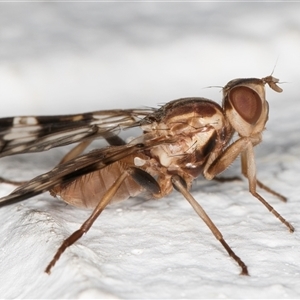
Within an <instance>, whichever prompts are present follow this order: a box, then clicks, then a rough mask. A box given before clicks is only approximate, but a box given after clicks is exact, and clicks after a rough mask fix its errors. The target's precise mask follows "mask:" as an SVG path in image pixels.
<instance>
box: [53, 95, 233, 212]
mask: <svg viewBox="0 0 300 300" xmlns="http://www.w3.org/2000/svg"><path fill="white" fill-rule="evenodd" d="M140 126H141V128H142V129H143V132H144V134H143V135H142V136H141V137H140V138H137V139H135V140H133V141H132V142H133V143H136V142H137V140H139V141H141V142H142V143H145V142H147V143H151V142H154V141H158V140H159V139H160V138H161V137H163V138H164V139H165V137H168V138H169V139H171V140H174V142H171V143H166V144H161V145H158V146H154V147H152V148H151V149H149V150H145V151H143V152H142V153H138V154H135V155H131V156H128V157H126V158H124V159H122V160H119V161H117V162H114V163H112V164H110V165H108V166H107V167H105V168H103V169H100V170H97V171H95V172H92V173H89V174H87V175H84V176H81V177H79V178H77V179H75V180H74V181H72V182H70V183H67V184H64V183H62V184H61V185H58V186H55V188H53V189H52V190H51V194H52V195H53V196H59V197H61V198H62V199H63V200H64V201H65V202H67V203H69V204H71V205H74V206H77V207H87V208H95V207H96V206H97V204H98V203H99V201H101V199H102V198H103V196H104V194H105V192H106V191H107V189H108V188H109V187H111V186H112V185H113V183H114V182H115V181H116V180H117V178H119V177H120V175H121V174H122V173H123V172H125V170H127V169H128V168H130V167H138V168H140V169H142V170H144V171H145V172H147V173H148V174H150V175H151V176H153V177H154V178H155V179H156V180H157V182H158V185H159V186H160V187H161V189H160V190H161V191H160V193H159V194H152V195H151V196H152V197H153V198H162V197H164V196H166V195H168V194H170V193H171V192H172V190H173V184H172V181H171V178H172V176H173V175H174V174H177V175H179V176H181V177H182V178H183V179H184V181H185V182H186V184H187V186H188V188H189V187H190V186H191V185H192V181H193V180H194V179H195V178H196V177H198V176H199V175H200V174H202V172H203V168H204V166H205V165H206V166H207V161H208V160H210V157H213V158H214V157H217V156H218V154H219V153H220V151H222V149H223V148H224V147H225V146H226V144H227V143H228V141H229V139H230V138H231V135H232V134H231V132H232V129H231V127H230V125H229V123H228V121H227V119H226V118H225V116H224V114H223V111H222V108H221V107H220V106H219V105H218V104H217V103H215V102H213V101H210V100H207V99H205V98H184V99H178V100H174V101H171V102H169V103H168V104H167V105H165V106H163V107H162V108H160V109H159V110H157V111H156V112H154V113H153V114H150V115H149V116H147V117H146V118H145V119H143V120H142V121H141V122H140ZM211 160H212V159H211ZM142 192H145V189H144V188H143V187H142V186H141V185H139V184H138V183H136V181H135V180H133V179H132V178H131V177H127V178H126V179H125V180H124V182H123V184H122V185H121V186H120V188H119V189H118V191H117V192H116V193H115V195H114V196H113V197H112V200H111V202H115V201H121V200H126V199H128V198H129V197H135V196H137V195H139V194H140V193H142Z"/></svg>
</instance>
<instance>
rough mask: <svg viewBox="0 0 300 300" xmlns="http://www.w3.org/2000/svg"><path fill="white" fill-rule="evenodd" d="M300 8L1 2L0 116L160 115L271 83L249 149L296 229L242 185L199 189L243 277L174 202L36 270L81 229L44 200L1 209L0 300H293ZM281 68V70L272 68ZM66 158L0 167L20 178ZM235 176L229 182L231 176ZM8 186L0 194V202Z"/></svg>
mask: <svg viewBox="0 0 300 300" xmlns="http://www.w3.org/2000/svg"><path fill="white" fill-rule="evenodd" d="M299 14H300V4H299V3H288V2H282V3H250V2H247V3H224V2H223V3H222V2H219V3H216V2H211V3H157V2H153V3H133V2H132V3H50V2H44V3H1V4H0V99H1V100H0V101H1V104H0V108H1V109H0V116H1V117H5V116H11V115H28V114H29V115H31V114H62V113H77V112H84V111H92V110H99V109H108V108H129V107H133V108H134V107H142V106H157V105H158V104H161V103H165V102H167V101H169V100H172V99H176V98H180V97H187V96H204V97H208V98H211V99H213V100H215V101H217V102H219V103H220V101H221V93H220V89H219V88H211V89H205V87H207V86H224V85H225V84H226V83H227V82H228V81H229V80H231V79H234V78H237V77H258V78H261V77H264V76H267V75H270V74H271V72H272V70H273V68H274V66H275V64H276V62H277V64H276V68H275V71H274V74H273V75H274V76H275V77H278V78H280V80H281V81H282V82H284V83H283V84H282V85H281V86H282V88H283V89H284V92H283V93H282V94H277V93H275V92H273V91H271V90H270V89H268V90H267V98H268V100H269V103H270V119H269V122H268V124H267V131H265V132H264V142H263V143H262V144H261V145H260V146H258V147H257V166H258V175H259V178H260V179H261V180H262V181H263V182H264V183H266V184H267V185H269V186H271V187H273V188H275V189H277V191H278V192H280V193H282V194H284V195H286V196H287V197H288V199H289V202H288V203H287V204H284V203H280V202H279V201H278V200H277V199H276V198H275V197H273V196H271V195H268V194H266V193H263V195H264V196H265V197H266V198H267V200H269V202H270V203H271V204H272V205H274V207H275V208H276V209H277V210H278V211H279V212H280V213H281V214H282V215H283V216H284V217H286V218H287V219H288V220H289V221H291V222H292V224H293V225H294V226H295V227H296V232H295V233H294V234H290V233H289V232H288V231H287V230H286V229H285V228H284V226H282V225H281V224H280V223H279V222H278V220H276V219H275V218H274V217H273V216H272V215H271V214H270V213H268V211H267V210H266V209H265V208H264V207H263V206H262V205H261V204H260V203H258V201H257V200H255V199H253V197H251V195H250V194H249V193H248V191H247V183H246V182H232V183H226V184H217V183H215V182H208V181H204V180H201V179H199V180H198V181H197V183H195V187H194V191H193V195H194V196H195V197H196V199H197V200H198V201H199V202H200V203H201V204H202V205H203V206H204V208H205V209H206V211H207V213H208V214H209V215H210V216H211V218H212V219H213V220H214V221H215V223H216V224H217V226H218V227H219V229H220V230H221V231H222V233H223V234H224V236H225V239H226V240H227V242H228V243H229V244H230V245H231V246H232V248H233V249H234V251H236V253H237V254H238V255H239V256H241V257H242V258H243V260H244V261H245V262H246V263H247V265H248V267H249V272H250V274H251V277H241V276H239V275H238V274H239V269H238V267H237V266H236V264H235V263H234V262H233V261H232V260H231V259H230V258H229V257H228V256H227V254H226V253H225V251H224V249H223V248H222V247H221V246H220V245H219V244H218V242H217V241H216V240H215V239H214V237H213V236H212V235H211V233H210V232H209V230H208V229H207V228H206V226H205V225H204V224H203V222H202V221H201V220H200V219H199V218H198V217H197V216H196V214H195V213H194V212H193V210H192V209H191V208H190V207H189V205H188V203H187V202H186V201H185V200H184V199H182V197H180V195H178V194H176V193H174V194H173V195H171V196H169V197H168V198H166V199H164V200H160V201H156V202H155V201H148V202H143V201H141V200H139V199H133V200H130V201H127V202H123V203H120V204H118V205H116V206H111V207H109V208H108V209H107V210H106V211H105V212H104V213H103V215H101V216H100V218H99V220H97V222H96V223H95V224H94V226H93V228H92V229H91V231H90V232H89V233H88V234H87V235H86V236H85V237H84V238H82V239H81V240H80V241H79V242H78V243H77V244H76V245H74V246H73V247H71V248H70V249H68V250H67V251H66V253H65V254H64V255H63V256H62V258H61V260H60V261H59V262H58V264H57V266H56V267H55V268H54V269H53V273H52V274H51V276H50V277H49V276H48V275H46V274H45V273H43V270H44V268H45V266H46V265H47V263H48V262H49V260H50V259H51V258H52V255H53V254H54V253H55V251H56V249H57V247H58V246H59V245H60V243H61V241H62V240H63V239H64V238H66V237H67V236H68V235H69V234H70V233H71V232H73V231H74V230H76V229H77V228H78V227H79V226H80V225H81V224H82V222H83V221H84V220H85V219H86V218H87V217H88V215H89V212H88V211H82V210H78V209H75V208H72V207H69V206H66V205H65V204H64V203H62V202H59V201H58V200H55V199H53V198H52V197H51V196H50V195H49V194H43V195H40V196H38V197H36V198H33V199H30V200H28V201H25V202H23V203H19V204H16V205H12V206H8V207H3V208H1V209H0V231H1V233H0V234H1V239H0V250H1V251H0V282H1V284H0V297H1V298H15V297H18V298H25V297H27V298H34V297H43V298H113V299H124V298H139V299H141V298H299V297H300V285H299V280H300V275H299V272H300V263H299V249H300V238H299V229H300V220H299V212H300V209H299V208H300V205H299V197H300V196H299V195H300V184H299V183H300V180H299V172H300V162H299V154H300V142H299V129H300V118H299V116H300V105H299V90H298V89H299V86H300V71H299V66H300V21H299ZM277 59H278V60H277ZM66 151H67V150H66V149H56V150H53V151H50V152H48V153H43V154H38V155H23V156H18V157H10V158H4V159H2V160H1V164H0V173H1V175H2V176H7V177H10V178H14V179H16V178H18V179H27V178H31V177H33V176H35V175H37V174H40V173H41V172H45V171H47V170H49V169H50V168H51V167H53V166H54V165H55V164H56V163H57V162H58V161H59V159H60V158H61V157H62V155H63V153H65V152H66ZM239 172H240V170H239V163H238V162H237V163H235V164H233V166H232V167H231V168H230V170H229V172H228V173H227V174H229V175H236V174H239ZM12 189H13V187H11V186H8V185H1V186H0V194H1V195H6V194H7V193H9V192H10V191H11V190H12Z"/></svg>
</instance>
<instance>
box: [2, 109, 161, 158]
mask: <svg viewBox="0 0 300 300" xmlns="http://www.w3.org/2000/svg"><path fill="white" fill-rule="evenodd" d="M154 111H155V109H152V108H147V109H126V110H103V111H95V112H89V113H84V114H77V115H57V116H21V117H10V118H2V119H0V157H4V156H9V155H15V154H20V153H29V152H41V151H46V150H49V149H51V148H54V147H60V146H64V145H68V144H72V143H76V142H82V141H84V140H87V139H96V138H101V137H109V136H111V135H115V134H117V133H118V132H119V131H120V130H121V129H124V128H129V127H135V126H138V122H139V121H140V120H141V119H142V118H144V117H145V116H147V115H148V114H150V113H152V112H154Z"/></svg>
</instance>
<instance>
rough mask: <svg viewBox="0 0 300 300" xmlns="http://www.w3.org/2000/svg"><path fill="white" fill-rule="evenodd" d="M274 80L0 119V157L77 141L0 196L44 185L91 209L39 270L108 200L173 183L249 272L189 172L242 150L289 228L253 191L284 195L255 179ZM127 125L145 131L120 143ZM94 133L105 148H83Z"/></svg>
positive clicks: (14, 197)
mask: <svg viewBox="0 0 300 300" xmlns="http://www.w3.org/2000/svg"><path fill="white" fill-rule="evenodd" d="M278 82H279V80H278V79H276V78H274V77H273V76H267V77H265V78H262V79H258V78H247V79H235V80H232V81H230V82H229V83H227V85H226V86H225V87H224V88H223V102H222V106H220V105H219V104H217V103H216V102H214V101H212V100H208V99H205V98H182V99H178V100H174V101H171V102H169V103H167V104H165V105H164V106H162V107H160V108H158V109H154V108H153V109H152V108H149V109H133V110H107V111H98V112H93V113H85V114H78V115H64V116H39V117H32V116H31V117H24V116H23V117H12V118H3V119H0V157H3V156H8V155H16V154H21V153H28V152H38V151H45V150H48V149H50V148H53V147H59V146H63V145H67V144H72V143H75V142H78V145H77V146H75V147H74V148H73V149H72V150H71V151H70V152H69V153H67V155H66V156H65V157H64V158H63V159H62V161H61V162H60V163H59V164H58V165H57V166H56V167H55V168H54V169H52V170H51V171H49V172H47V173H45V174H42V175H40V176H37V177H35V178H33V179H32V180H30V181H28V182H25V183H23V184H22V185H20V186H19V187H17V188H16V189H15V190H14V191H13V192H12V193H11V194H9V195H8V196H6V197H3V198H1V199H0V205H7V204H11V203H15V202H18V201H22V200H25V199H27V198H30V197H33V196H36V195H38V194H41V193H44V192H46V191H49V192H50V193H51V195H52V196H54V197H59V198H61V199H62V200H63V201H65V202H67V203H69V204H71V205H74V206H77V207H87V208H91V209H93V212H92V213H91V216H90V217H89V218H88V219H87V220H86V221H85V222H84V223H83V225H82V226H81V227H80V229H78V230H77V231H75V232H74V233H73V234H72V235H71V236H70V237H68V238H67V239H66V240H64V241H63V243H62V245H61V246H60V248H59V249H58V250H57V252H56V254H55V255H54V257H53V259H52V260H51V262H50V263H49V264H48V266H47V267H46V270H45V272H47V273H49V274H50V272H51V269H52V268H53V266H54V265H55V264H56V262H57V261H58V260H59V258H60V256H61V254H62V253H63V252H64V251H65V250H66V249H67V248H68V247H69V246H71V245H72V244H74V243H75V242H76V241H77V240H78V239H79V238H80V237H81V236H82V235H83V234H84V233H86V232H87V231H88V230H89V229H90V227H91V226H92V224H93V222H94V221H95V220H96V219H97V217H98V216H99V215H100V214H101V212H102V211H103V209H104V208H105V207H106V206H107V205H108V204H109V203H112V202H114V201H119V200H125V199H127V198H129V197H134V196H137V195H140V194H145V195H146V196H147V197H151V198H155V199H159V198H163V197H165V196H166V195H168V194H170V193H171V192H172V191H173V190H174V189H175V190H177V191H179V192H180V193H181V194H182V195H183V196H184V197H185V198H186V200H187V201H188V202H189V203H190V204H191V206H192V207H193V209H194V210H195V211H196V213H197V214H198V215H199V216H200V218H201V219H202V220H203V221H204V222H205V223H206V225H207V226H208V227H209V228H210V230H211V232H212V233H213V234H214V236H215V237H216V239H217V240H218V241H219V242H220V243H221V244H222V246H223V247H224V248H225V250H226V251H227V252H228V254H229V255H230V256H231V257H232V258H233V259H234V260H235V261H236V263H237V264H238V265H239V267H240V268H241V274H242V275H249V273H248V268H247V266H246V264H245V263H244V262H243V261H242V260H241V259H240V258H239V257H238V256H237V255H236V254H235V253H234V251H233V250H232V249H231V248H230V246H229V245H228V244H227V243H226V241H225V239H224V238H223V236H222V234H221V232H220V231H219V230H218V228H217V227H216V226H215V225H214V223H213V221H212V220H211V219H210V218H209V216H208V215H207V214H206V212H205V211H204V209H203V208H202V206H201V205H200V204H199V203H198V202H197V201H196V200H195V199H194V197H193V196H192V194H191V193H190V192H189V190H190V188H191V185H192V182H193V181H194V180H195V178H197V177H198V176H200V175H203V176H204V177H205V178H206V179H208V180H211V179H214V178H215V176H217V175H218V174H220V173H221V172H222V171H224V170H225V169H226V168H227V167H228V166H229V165H230V164H231V163H232V162H233V161H234V160H235V159H236V158H237V157H238V156H240V157H241V169H242V170H241V171H242V174H243V175H244V176H245V177H246V179H247V180H248V184H249V191H250V193H251V194H252V195H253V196H254V197H255V198H257V199H258V200H259V201H260V202H261V203H262V204H263V205H264V206H265V207H266V208H267V209H268V210H269V211H270V212H271V213H272V214H274V215H275V216H276V217H277V218H278V219H279V220H280V221H281V222H282V223H283V224H284V225H285V226H286V227H287V228H288V229H289V231H290V232H293V231H294V228H293V226H292V225H291V224H290V223H289V222H288V221H286V220H285V219H284V218H283V217H282V216H281V215H280V214H279V213H278V212H277V211H276V210H275V209H274V208H273V207H272V206H271V205H270V204H269V203H268V202H267V201H266V200H265V199H264V198H263V197H262V196H261V195H260V194H259V193H258V192H257V185H258V186H259V187H261V188H263V189H265V190H267V191H268V192H270V193H272V194H274V195H276V196H278V197H279V198H280V199H281V200H283V201H286V198H285V197H283V196H282V195H280V194H278V193H276V192H275V191H273V190H272V189H270V188H268V187H267V186H265V185H264V184H262V183H261V182H260V181H259V180H257V178H256V166H255V157H254V152H253V148H254V147H255V146H256V145H257V144H259V143H260V142H261V141H262V132H263V130H264V128H265V124H266V122H267V120H268V111H269V108H268V102H267V101H266V98H265V85H266V84H268V85H269V86H270V87H271V88H272V89H273V90H275V91H276V92H282V89H281V88H280V87H279V86H278V85H277V83H278ZM132 127H140V128H141V129H142V131H143V133H142V134H141V135H140V136H139V137H137V138H134V139H133V140H131V141H130V142H129V143H125V142H124V141H123V139H121V138H120V137H119V135H118V134H119V131H120V130H123V129H127V128H132ZM99 137H102V138H104V139H106V140H107V142H108V143H109V146H107V147H105V148H103V149H97V150H93V151H91V152H89V153H86V154H82V153H83V152H84V151H85V149H86V148H87V147H88V146H89V144H90V143H91V142H92V141H93V140H95V139H96V138H99ZM232 140H233V141H232ZM2 180H3V181H4V182H5V180H4V179H2ZM7 182H8V183H12V182H11V181H7Z"/></svg>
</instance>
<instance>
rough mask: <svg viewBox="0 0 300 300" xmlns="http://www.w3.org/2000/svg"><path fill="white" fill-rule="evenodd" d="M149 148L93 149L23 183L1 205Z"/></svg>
mask: <svg viewBox="0 0 300 300" xmlns="http://www.w3.org/2000/svg"><path fill="white" fill-rule="evenodd" d="M147 148H149V145H148V146H147V145H145V144H141V143H140V144H127V145H122V146H109V147H106V148H103V149H98V150H93V151H91V152H89V153H87V154H84V155H81V156H78V157H76V158H75V159H73V160H70V161H68V162H66V163H63V164H60V165H58V166H56V167H55V168H54V169H52V170H51V171H49V172H47V173H44V174H42V175H39V176H37V177H35V178H33V179H32V180H30V181H28V182H26V183H25V184H23V185H21V186H20V187H18V188H17V189H15V190H14V191H13V192H12V193H11V194H9V195H8V196H5V197H3V198H1V199H0V206H2V205H6V204H8V203H15V202H18V201H22V200H25V199H28V198H30V197H33V196H36V195H39V194H41V193H44V192H46V191H49V190H50V189H51V188H53V187H54V186H56V185H57V184H60V183H66V184H67V183H69V182H71V181H73V180H75V179H76V178H78V177H80V176H83V175H85V174H88V173H91V172H93V171H96V170H99V169H102V168H105V167H106V166H108V165H110V164H112V163H113V162H115V161H118V160H120V159H123V158H125V157H127V156H128V155H131V154H133V153H137V152H139V151H143V150H145V149H147Z"/></svg>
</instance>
